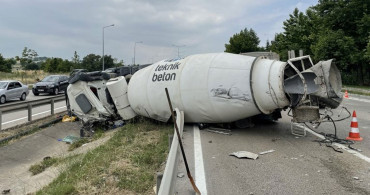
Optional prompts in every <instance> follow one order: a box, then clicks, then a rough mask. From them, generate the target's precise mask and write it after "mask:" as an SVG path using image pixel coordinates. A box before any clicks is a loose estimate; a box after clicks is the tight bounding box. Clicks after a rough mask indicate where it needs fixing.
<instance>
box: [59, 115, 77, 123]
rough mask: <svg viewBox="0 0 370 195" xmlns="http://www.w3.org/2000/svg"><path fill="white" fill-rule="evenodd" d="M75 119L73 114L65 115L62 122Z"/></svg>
mask: <svg viewBox="0 0 370 195" xmlns="http://www.w3.org/2000/svg"><path fill="white" fill-rule="evenodd" d="M75 120H76V117H75V116H68V115H65V116H63V118H62V122H74V121H75Z"/></svg>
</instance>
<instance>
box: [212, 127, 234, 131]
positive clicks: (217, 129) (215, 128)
mask: <svg viewBox="0 0 370 195" xmlns="http://www.w3.org/2000/svg"><path fill="white" fill-rule="evenodd" d="M208 129H211V130H216V131H227V132H231V130H230V129H224V128H217V127H208Z"/></svg>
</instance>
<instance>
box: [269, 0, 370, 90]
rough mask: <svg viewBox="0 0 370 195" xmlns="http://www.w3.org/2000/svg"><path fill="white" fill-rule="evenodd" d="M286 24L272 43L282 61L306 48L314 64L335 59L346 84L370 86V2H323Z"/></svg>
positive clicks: (328, 0) (359, 0) (343, 0)
mask: <svg viewBox="0 0 370 195" xmlns="http://www.w3.org/2000/svg"><path fill="white" fill-rule="evenodd" d="M283 25H284V27H283V28H284V32H283V33H279V34H276V36H275V40H274V41H272V44H271V50H272V51H275V52H277V53H279V55H280V58H281V59H282V60H286V59H287V51H288V50H299V49H303V50H304V53H305V54H306V55H311V58H312V59H313V61H315V62H317V61H319V60H325V59H330V58H334V59H335V61H336V64H337V65H338V68H339V69H340V70H341V71H342V78H343V82H344V83H349V82H351V83H352V82H353V80H356V83H352V84H360V85H362V84H364V83H368V84H369V83H370V58H369V57H367V56H368V55H367V51H368V43H369V39H370V38H369V32H370V2H369V1H368V0H351V1H348V0H335V1H333V0H320V1H319V3H318V4H317V5H315V6H313V7H311V8H309V9H307V11H306V13H302V12H299V10H298V9H295V10H294V11H293V13H292V14H290V15H289V18H288V19H287V20H286V21H284V23H283ZM366 73H367V74H366ZM366 76H367V79H366V78H365V77H366Z"/></svg>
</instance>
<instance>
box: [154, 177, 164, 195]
mask: <svg viewBox="0 0 370 195" xmlns="http://www.w3.org/2000/svg"><path fill="white" fill-rule="evenodd" d="M162 178H163V173H160V172H157V190H156V192H155V194H158V191H159V188H160V187H161V183H162Z"/></svg>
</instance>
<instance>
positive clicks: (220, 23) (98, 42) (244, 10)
mask: <svg viewBox="0 0 370 195" xmlns="http://www.w3.org/2000/svg"><path fill="white" fill-rule="evenodd" d="M313 2H314V1H308V2H307V1H290V0H283V1H279V2H277V1H274V0H259V1H255V0H230V1H224V0H213V1H211V0H156V1H152V0H134V1H132V0H106V1H97V0H73V1H72V0H68V1H66V0H34V1H28V0H12V1H10V0H1V3H2V6H1V7H0V18H1V20H0V25H1V26H2V28H1V29H0V43H1V44H0V53H2V54H3V55H4V56H6V57H13V56H16V55H21V51H22V49H23V47H25V46H27V47H29V48H32V49H34V50H36V51H37V52H38V53H39V55H40V56H49V57H62V58H66V59H70V58H71V57H72V55H73V52H74V51H77V52H78V53H79V55H80V56H82V57H83V56H85V55H87V54H89V53H95V54H99V55H101V53H102V30H103V29H102V27H103V26H106V25H110V24H115V26H114V27H109V28H106V29H105V30H104V33H105V37H104V38H105V53H106V54H109V55H112V56H113V57H115V58H118V59H119V60H121V59H123V60H124V61H125V62H126V63H131V62H132V58H133V49H134V43H135V42H137V41H143V43H142V44H139V45H137V48H136V49H137V50H136V51H137V56H136V62H138V63H148V62H151V61H153V60H160V59H161V58H171V57H176V56H177V48H176V47H173V46H172V45H173V44H175V45H186V46H185V47H182V48H180V55H181V56H184V55H191V54H195V53H207V52H223V51H224V44H225V43H227V42H228V40H229V38H230V37H231V36H232V35H233V34H235V33H238V32H240V30H241V29H244V28H246V27H248V28H253V29H254V30H255V31H256V32H257V35H258V36H259V37H260V39H261V45H264V44H265V41H266V40H267V39H270V40H271V39H272V38H273V37H274V34H275V32H276V31H281V27H282V21H284V20H285V19H286V18H288V17H289V13H291V12H292V11H293V9H294V7H298V8H299V9H300V10H302V11H303V10H304V9H306V8H307V7H308V6H309V5H311V4H314V3H313Z"/></svg>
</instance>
